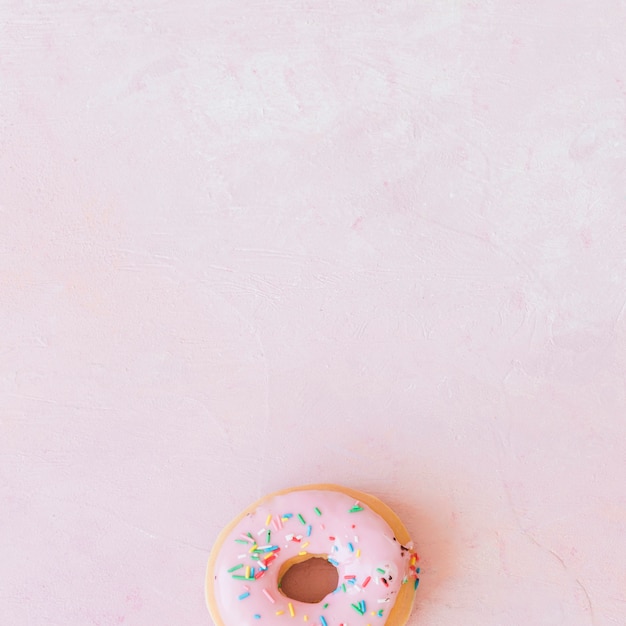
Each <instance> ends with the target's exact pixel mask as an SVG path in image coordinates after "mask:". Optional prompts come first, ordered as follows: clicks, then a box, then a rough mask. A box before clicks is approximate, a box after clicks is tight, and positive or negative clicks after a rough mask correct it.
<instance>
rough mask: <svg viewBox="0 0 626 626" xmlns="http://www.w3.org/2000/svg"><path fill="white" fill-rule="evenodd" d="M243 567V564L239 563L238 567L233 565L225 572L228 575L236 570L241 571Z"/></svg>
mask: <svg viewBox="0 0 626 626" xmlns="http://www.w3.org/2000/svg"><path fill="white" fill-rule="evenodd" d="M242 567H243V563H239V565H233V566H232V567H231V568H230V569H228V570H226V571H227V572H228V573H229V574H230V573H231V572H235V571H237V570H238V569H241V568H242Z"/></svg>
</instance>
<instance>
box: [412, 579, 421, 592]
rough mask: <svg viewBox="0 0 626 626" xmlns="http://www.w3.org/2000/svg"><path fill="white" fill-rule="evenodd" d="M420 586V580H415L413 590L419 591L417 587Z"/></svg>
mask: <svg viewBox="0 0 626 626" xmlns="http://www.w3.org/2000/svg"><path fill="white" fill-rule="evenodd" d="M419 584H420V579H419V578H416V579H415V583H414V584H413V589H414V590H415V589H417V587H418V585H419Z"/></svg>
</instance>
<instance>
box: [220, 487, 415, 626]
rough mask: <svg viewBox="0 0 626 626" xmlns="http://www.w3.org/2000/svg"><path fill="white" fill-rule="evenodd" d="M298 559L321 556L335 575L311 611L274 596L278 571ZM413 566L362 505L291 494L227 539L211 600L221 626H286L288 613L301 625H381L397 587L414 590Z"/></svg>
mask: <svg viewBox="0 0 626 626" xmlns="http://www.w3.org/2000/svg"><path fill="white" fill-rule="evenodd" d="M316 508H317V509H318V511H319V514H318V512H316ZM268 518H269V523H267V522H268ZM301 518H302V519H301ZM303 520H304V521H303ZM268 531H269V532H270V535H269V537H270V541H269V542H268V541H267V538H268ZM276 548H279V549H276ZM301 552H307V553H308V554H311V555H323V556H325V557H327V558H328V560H329V561H331V562H332V563H333V565H335V566H336V567H337V573H338V576H339V587H338V588H337V590H336V591H334V592H333V593H331V594H329V595H328V596H326V598H324V599H323V600H322V601H321V602H319V603H317V604H309V603H304V602H297V601H295V600H291V599H289V598H287V597H285V596H283V595H282V594H281V592H280V591H279V589H278V572H279V570H280V567H281V564H283V563H284V562H285V561H287V560H289V559H292V558H293V557H295V556H297V555H298V554H299V553H301ZM270 555H275V556H274V557H272V556H270ZM256 557H258V558H256ZM266 558H267V559H268V560H269V562H267V565H264V564H263V559H266ZM416 560H417V556H416V554H415V553H414V552H413V551H412V550H411V545H409V546H401V545H400V543H399V542H398V541H397V540H396V539H395V537H394V533H393V531H392V529H391V528H390V527H389V525H388V524H387V522H385V520H384V519H383V518H382V517H380V515H378V514H377V513H375V512H374V511H372V510H371V509H370V508H369V507H367V506H366V505H365V504H361V503H359V502H355V501H354V500H353V499H352V498H351V497H349V496H347V495H345V494H343V493H340V492H336V491H317V490H315V491H313V490H303V491H292V492H290V493H288V494H283V495H278V496H275V497H274V498H272V499H270V500H267V501H265V502H264V503H263V504H262V505H261V506H259V507H258V508H257V509H256V510H255V511H254V512H253V513H250V514H248V515H246V516H245V517H244V518H243V519H242V520H241V521H240V522H239V523H238V524H237V525H236V526H235V528H233V530H232V532H231V533H230V535H229V536H228V537H226V539H225V540H224V543H223V544H222V546H221V548H220V552H219V554H218V556H217V559H216V564H215V571H214V575H215V581H214V593H215V597H216V602H217V606H218V609H219V613H220V615H221V617H222V619H223V621H224V622H225V624H226V625H227V626H251V625H253V624H256V625H257V626H262V625H263V624H268V625H269V624H280V623H283V622H284V623H285V625H286V626H288V624H289V619H290V618H291V617H292V615H291V613H292V612H293V614H294V616H295V617H296V618H298V621H300V622H302V621H303V620H304V618H305V616H307V622H306V623H307V624H310V625H311V626H317V625H321V626H323V625H324V624H327V625H328V626H340V625H341V624H350V626H366V625H367V624H376V623H379V624H381V625H382V624H384V623H385V622H386V617H387V616H388V615H389V612H390V611H391V608H392V607H393V604H394V602H395V599H396V595H397V593H398V591H399V590H400V587H401V586H402V585H403V584H410V585H411V586H412V587H413V586H417V573H418V572H419V569H417V570H416V565H415V564H416ZM290 604H291V607H290ZM363 609H365V610H363ZM281 612H282V613H281Z"/></svg>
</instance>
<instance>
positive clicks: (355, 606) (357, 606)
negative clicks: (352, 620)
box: [350, 604, 363, 615]
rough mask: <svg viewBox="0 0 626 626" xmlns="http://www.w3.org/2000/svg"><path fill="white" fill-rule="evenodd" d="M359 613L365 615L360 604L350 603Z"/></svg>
mask: <svg viewBox="0 0 626 626" xmlns="http://www.w3.org/2000/svg"><path fill="white" fill-rule="evenodd" d="M350 606H351V607H352V608H353V609H354V610H355V611H356V612H357V613H358V614H359V615H363V609H362V608H361V607H360V606H359V605H358V604H351V605H350Z"/></svg>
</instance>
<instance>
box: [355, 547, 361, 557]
mask: <svg viewBox="0 0 626 626" xmlns="http://www.w3.org/2000/svg"><path fill="white" fill-rule="evenodd" d="M360 556H361V548H357V551H356V558H357V559H358V558H359V557H360Z"/></svg>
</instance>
